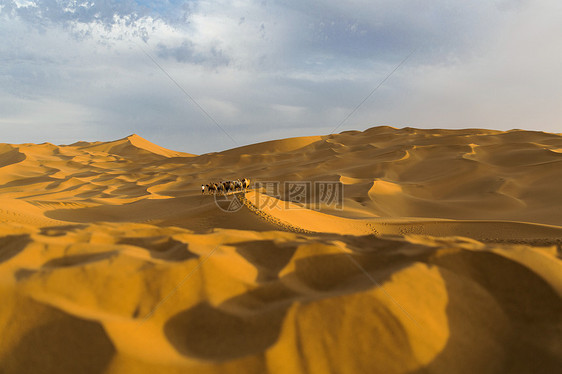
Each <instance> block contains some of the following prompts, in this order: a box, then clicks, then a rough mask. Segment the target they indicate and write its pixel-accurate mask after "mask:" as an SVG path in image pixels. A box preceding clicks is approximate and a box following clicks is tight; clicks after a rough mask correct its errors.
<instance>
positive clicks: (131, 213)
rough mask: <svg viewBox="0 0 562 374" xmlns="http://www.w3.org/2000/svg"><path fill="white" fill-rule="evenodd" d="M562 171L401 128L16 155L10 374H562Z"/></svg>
mask: <svg viewBox="0 0 562 374" xmlns="http://www.w3.org/2000/svg"><path fill="white" fill-rule="evenodd" d="M561 150H562V136H561V135H560V134H549V133H542V132H530V131H521V130H512V131H507V132H502V131H492V130H483V129H466V130H437V129H435V130H419V129H413V128H404V129H396V128H392V127H385V126H383V127H375V128H371V129H368V130H366V131H363V132H359V131H347V132H343V133H340V134H333V135H327V136H314V137H303V138H293V139H282V140H276V141H270V142H265V143H260V144H254V145H249V146H243V147H238V148H235V149H231V150H227V151H224V152H218V153H209V154H204V155H191V154H187V153H182V152H175V151H171V150H167V149H165V148H162V147H160V146H157V145H155V144H153V143H151V142H149V141H148V140H145V139H143V138H141V137H140V136H138V135H131V136H129V137H127V138H124V139H120V140H116V141H113V142H93V143H89V142H78V143H75V144H72V145H64V146H56V145H53V144H49V143H44V144H19V145H10V144H0V297H1V299H2V302H3V307H2V308H0V336H2V339H0V373H37V372H45V373H58V372H76V373H131V372H134V373H154V372H160V373H186V372H188V373H191V372H196V373H241V372H244V373H412V374H413V373H416V374H417V373H475V372H479V373H506V372H509V373H531V372H532V373H554V372H558V371H559V369H560V367H562V359H561V357H562V276H561V274H562V250H561V244H562V209H561V207H562V194H561V193H560V192H561V189H560V186H562V151H561ZM243 177H247V178H250V179H251V181H252V185H251V187H250V189H249V190H248V191H246V192H237V193H235V194H231V195H229V196H226V197H222V196H213V195H202V194H201V189H200V188H201V184H205V183H209V182H218V181H222V180H231V179H237V178H243ZM318 186H332V187H331V188H333V189H332V190H330V191H331V193H332V195H330V196H331V198H330V199H328V198H326V196H327V195H326V196H320V195H321V193H322V191H324V193H325V192H326V191H328V190H327V189H320V188H328V187H318ZM334 186H336V187H334ZM337 186H342V188H341V190H340V189H338V188H339V187H337ZM301 187H302V188H303V190H302V191H305V192H307V193H304V194H300V193H295V192H296V191H297V192H298V191H299V189H300V188H301Z"/></svg>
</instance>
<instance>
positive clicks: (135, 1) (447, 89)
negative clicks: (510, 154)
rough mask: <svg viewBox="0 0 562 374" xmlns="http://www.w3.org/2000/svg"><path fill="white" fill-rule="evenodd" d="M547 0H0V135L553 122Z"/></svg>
mask: <svg viewBox="0 0 562 374" xmlns="http://www.w3.org/2000/svg"><path fill="white" fill-rule="evenodd" d="M561 35H562V2H561V1H559V0H535V1H530V0H511V1H509V0H485V1H481V0H474V1H470V2H469V1H452V0H450V1H447V0H433V1H424V0H346V1H341V0H339V1H336V0H278V1H272V0H255V1H254V0H216V1H201V0H158V1H147V0H142V1H140V0H125V1H115V0H76V1H75V0H72V1H70V0H15V1H11V0H0V143H42V142H51V143H54V144H70V143H73V142H76V141H81V140H84V141H96V140H101V141H108V140H115V139H119V138H123V137H125V136H128V135H130V134H133V133H136V134H139V135H140V136H142V137H144V138H146V139H148V140H150V141H152V142H154V143H157V144H159V145H161V146H163V147H166V148H170V149H174V150H178V151H184V152H189V153H195V154H202V153H207V152H214V151H220V150H224V149H229V148H233V147H236V146H242V145H246V144H251V143H256V142H260V141H266V140H273V139H279V138H287V137H294V136H307V135H324V134H330V133H334V132H341V131H346V130H365V129H367V128H369V127H373V126H380V125H388V126H394V127H406V126H409V127H418V128H450V129H456V128H468V127H470V128H474V127H477V128H489V129H499V130H509V129H515V128H517V129H528V130H539V131H547V132H555V133H560V132H562V105H561V104H562V43H561V42H560V36H561Z"/></svg>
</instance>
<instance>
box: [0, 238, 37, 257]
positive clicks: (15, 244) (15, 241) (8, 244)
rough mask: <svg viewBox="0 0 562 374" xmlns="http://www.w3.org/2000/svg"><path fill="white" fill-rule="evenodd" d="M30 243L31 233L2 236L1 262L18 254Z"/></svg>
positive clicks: (0, 246) (0, 243)
mask: <svg viewBox="0 0 562 374" xmlns="http://www.w3.org/2000/svg"><path fill="white" fill-rule="evenodd" d="M29 243H31V237H30V236H29V234H22V235H7V236H3V237H0V264H1V263H3V262H6V261H8V260H10V259H11V258H12V257H14V256H16V255H17V254H18V253H20V252H21V251H22V250H23V249H24V248H25V247H26V246H27V245H28V244H29Z"/></svg>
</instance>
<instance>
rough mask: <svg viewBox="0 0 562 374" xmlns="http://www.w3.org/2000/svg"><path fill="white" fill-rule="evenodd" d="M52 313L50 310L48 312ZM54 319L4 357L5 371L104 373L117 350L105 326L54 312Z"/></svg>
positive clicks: (54, 373)
mask: <svg viewBox="0 0 562 374" xmlns="http://www.w3.org/2000/svg"><path fill="white" fill-rule="evenodd" d="M49 314H50V313H49ZM55 315H56V316H57V317H55V318H54V319H52V320H51V321H49V322H47V323H45V324H43V325H40V326H38V327H35V328H33V329H32V330H31V331H29V332H27V333H26V334H25V335H24V336H23V337H21V339H20V340H19V342H18V343H17V345H16V346H15V347H14V348H13V349H12V350H11V351H10V352H9V353H8V354H7V355H5V356H4V357H3V358H2V362H1V363H0V372H2V373H6V374H8V373H44V374H58V373H84V374H90V373H91V374H98V373H104V372H105V370H106V369H107V366H108V365H109V363H110V361H111V359H112V358H113V356H114V354H115V349H114V347H113V344H112V342H111V340H110V339H109V338H108V336H107V334H106V333H105V331H104V329H103V327H102V326H101V325H100V324H99V323H97V322H92V321H87V320H83V319H79V318H76V317H72V316H70V315H67V314H64V313H62V312H58V311H57V312H55Z"/></svg>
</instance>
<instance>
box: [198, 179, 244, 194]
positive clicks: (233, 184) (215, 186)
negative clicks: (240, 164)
mask: <svg viewBox="0 0 562 374" xmlns="http://www.w3.org/2000/svg"><path fill="white" fill-rule="evenodd" d="M248 187H250V180H249V179H247V178H243V179H242V180H240V179H236V180H235V181H225V182H222V181H221V182H219V183H209V184H202V185H201V193H202V194H219V195H226V194H227V193H229V192H237V191H246V189H247V188H248Z"/></svg>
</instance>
